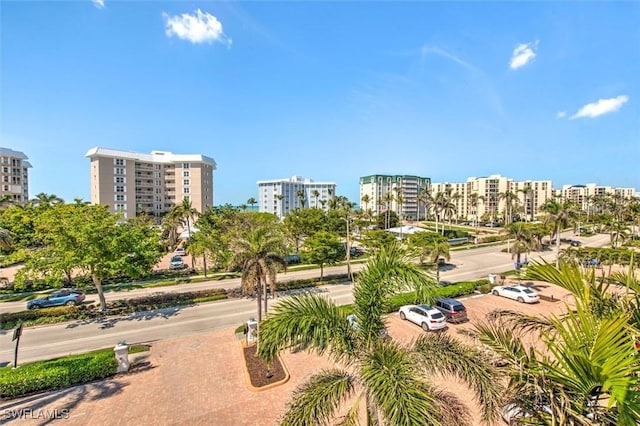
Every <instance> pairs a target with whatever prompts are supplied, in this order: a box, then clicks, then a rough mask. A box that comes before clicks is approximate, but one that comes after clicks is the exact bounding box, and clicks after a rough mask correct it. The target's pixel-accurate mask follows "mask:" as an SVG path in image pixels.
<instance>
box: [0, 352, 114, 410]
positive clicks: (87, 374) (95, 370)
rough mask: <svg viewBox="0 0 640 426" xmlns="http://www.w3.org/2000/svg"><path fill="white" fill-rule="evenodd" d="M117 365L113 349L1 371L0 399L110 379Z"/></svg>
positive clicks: (0, 369) (1, 369) (2, 369)
mask: <svg viewBox="0 0 640 426" xmlns="http://www.w3.org/2000/svg"><path fill="white" fill-rule="evenodd" d="M117 367H118V364H117V362H116V360H115V357H114V355H113V350H112V349H103V350H100V351H95V352H90V353H87V354H82V355H74V356H69V357H63V358H56V359H52V360H49V361H38V362H34V363H31V364H25V365H21V366H20V367H19V368H16V369H13V368H0V398H15V397H18V396H21V395H27V394H30V393H34V392H42V391H46V390H53V389H62V388H67V387H70V386H74V385H78V384H82V383H88V382H91V381H94V380H100V379H104V378H107V377H109V376H113V375H114V374H115V373H116V369H117Z"/></svg>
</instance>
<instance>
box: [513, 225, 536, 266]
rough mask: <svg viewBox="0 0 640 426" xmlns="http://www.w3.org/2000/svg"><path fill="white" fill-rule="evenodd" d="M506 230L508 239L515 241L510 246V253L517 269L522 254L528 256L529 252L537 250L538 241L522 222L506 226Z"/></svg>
mask: <svg viewBox="0 0 640 426" xmlns="http://www.w3.org/2000/svg"><path fill="white" fill-rule="evenodd" d="M506 230H507V234H508V237H509V238H513V239H514V240H515V241H514V242H513V244H512V245H511V252H512V253H513V255H512V257H513V258H515V259H516V264H517V265H518V267H519V265H520V263H521V262H520V259H521V256H522V253H527V254H529V252H530V251H531V250H537V249H538V248H539V245H538V241H537V240H536V239H535V238H534V237H533V235H532V234H531V228H530V227H529V226H527V225H526V224H524V223H522V222H515V223H511V224H509V225H507V226H506Z"/></svg>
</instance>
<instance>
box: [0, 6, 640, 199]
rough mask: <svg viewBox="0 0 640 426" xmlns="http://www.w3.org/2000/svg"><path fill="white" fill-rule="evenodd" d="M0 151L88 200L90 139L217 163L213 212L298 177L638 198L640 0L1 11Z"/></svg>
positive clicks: (42, 186) (37, 184) (354, 186)
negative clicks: (526, 183)
mask: <svg viewBox="0 0 640 426" xmlns="http://www.w3.org/2000/svg"><path fill="white" fill-rule="evenodd" d="M0 15H1V18H0V27H1V29H0V35H1V39H0V43H1V45H0V47H1V63H0V67H1V74H0V79H1V80H0V81H1V87H0V108H1V110H0V112H1V115H0V137H1V142H0V145H2V146H4V147H9V148H12V149H16V150H20V151H23V152H25V153H26V154H27V155H28V156H29V158H30V160H31V163H32V164H33V167H34V168H33V169H32V171H31V183H30V185H31V189H30V192H31V194H32V195H33V194H36V193H38V192H46V193H54V194H56V195H58V196H61V197H63V198H64V199H65V200H67V201H71V200H72V199H73V198H76V197H80V198H83V199H89V191H90V190H89V160H88V159H86V158H85V157H84V154H85V153H86V152H87V150H88V149H89V148H91V147H93V146H103V147H108V148H115V149H124V150H132V151H140V152H150V151H151V150H168V151H172V152H175V153H181V154H182V153H183V154H188V153H202V154H205V155H208V156H211V157H213V158H214V159H215V160H216V162H217V163H218V170H217V171H216V173H215V181H214V190H215V203H216V204H222V203H232V204H241V203H244V202H246V200H247V199H248V198H249V197H252V196H257V185H256V181H258V180H263V179H275V178H284V177H289V176H292V175H302V176H305V177H308V178H311V179H314V180H316V181H334V182H336V183H337V184H338V189H337V193H338V194H341V195H346V196H348V197H349V198H350V199H351V200H354V201H357V200H358V178H359V177H360V176H365V175H369V174H376V173H389V174H416V175H420V176H428V177H431V178H432V180H433V181H434V182H461V181H465V180H466V179H467V177H469V176H486V175H490V174H497V173H499V174H502V175H504V176H508V177H511V178H514V179H516V180H527V179H534V180H535V179H551V180H553V185H554V187H561V186H562V185H564V184H584V183H591V182H595V183H598V184H602V185H612V186H623V187H629V186H632V187H636V189H637V190H640V171H639V168H638V165H639V164H640V107H639V105H640V25H638V22H640V3H638V2H540V3H537V2H494V3H490V2H420V1H411V2H360V1H353V2H267V1H255V2H191V1H182V2H168V1H151V2H137V1H136V2H124V1H109V0H104V1H94V2H92V1H90V0H86V1H67V2H56V1H48V2H36V1H26V2H17V1H2V2H1V3H0Z"/></svg>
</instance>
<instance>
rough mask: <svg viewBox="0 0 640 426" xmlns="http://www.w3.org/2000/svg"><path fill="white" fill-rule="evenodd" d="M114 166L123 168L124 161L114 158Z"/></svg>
mask: <svg viewBox="0 0 640 426" xmlns="http://www.w3.org/2000/svg"><path fill="white" fill-rule="evenodd" d="M115 164H116V166H124V160H123V159H122V158H116V163H115Z"/></svg>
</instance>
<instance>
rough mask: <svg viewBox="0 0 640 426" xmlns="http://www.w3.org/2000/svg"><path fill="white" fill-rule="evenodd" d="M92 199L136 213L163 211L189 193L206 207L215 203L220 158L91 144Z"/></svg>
mask: <svg viewBox="0 0 640 426" xmlns="http://www.w3.org/2000/svg"><path fill="white" fill-rule="evenodd" d="M86 157H88V158H89V159H90V160H91V166H90V167H91V202H92V203H93V204H106V205H107V206H109V209H110V210H111V211H112V212H121V213H122V215H123V217H124V218H125V219H126V218H133V217H135V216H136V215H137V214H139V213H142V212H144V213H145V214H148V215H152V216H162V215H163V214H165V213H166V212H168V211H169V210H170V209H171V207H173V206H174V205H176V204H180V203H181V202H182V200H183V199H188V200H189V201H191V205H192V206H193V207H194V208H195V209H196V210H197V211H198V212H200V213H202V212H204V211H205V210H206V209H207V208H208V207H211V206H212V205H213V171H214V170H215V169H216V162H215V161H214V160H213V158H210V157H206V156H204V155H201V154H173V153H171V152H167V151H152V152H151V154H143V153H138V152H130V151H120V150H115V149H109V148H101V147H96V148H91V149H90V150H89V151H88V152H87V154H86Z"/></svg>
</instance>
